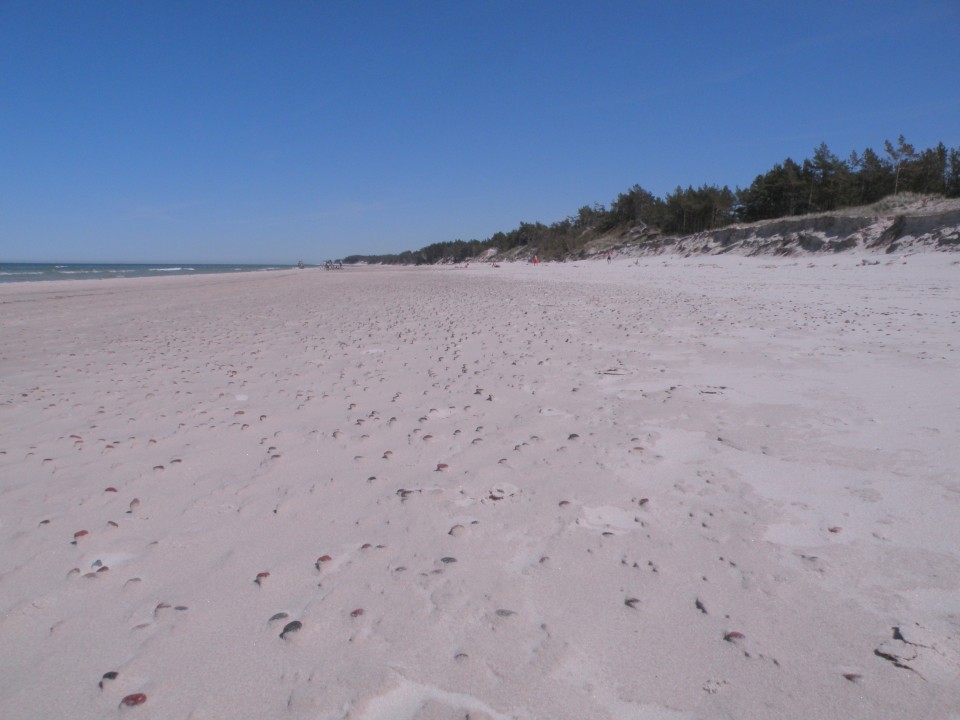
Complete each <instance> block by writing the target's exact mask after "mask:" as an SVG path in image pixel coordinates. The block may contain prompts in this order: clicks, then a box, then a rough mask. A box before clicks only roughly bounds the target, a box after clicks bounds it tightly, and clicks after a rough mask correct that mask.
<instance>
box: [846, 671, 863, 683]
mask: <svg viewBox="0 0 960 720" xmlns="http://www.w3.org/2000/svg"><path fill="white" fill-rule="evenodd" d="M862 677H863V675H861V674H860V673H853V672H851V673H844V674H843V678H844V679H845V680H849V681H850V682H857V681H858V680H860V678H862Z"/></svg>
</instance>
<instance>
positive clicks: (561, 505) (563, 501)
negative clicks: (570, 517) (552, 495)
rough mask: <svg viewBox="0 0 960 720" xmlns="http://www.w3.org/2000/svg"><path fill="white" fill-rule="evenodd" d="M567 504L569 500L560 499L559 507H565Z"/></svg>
mask: <svg viewBox="0 0 960 720" xmlns="http://www.w3.org/2000/svg"><path fill="white" fill-rule="evenodd" d="M569 504H570V501H569V500H561V501H560V507H566V506H567V505H569Z"/></svg>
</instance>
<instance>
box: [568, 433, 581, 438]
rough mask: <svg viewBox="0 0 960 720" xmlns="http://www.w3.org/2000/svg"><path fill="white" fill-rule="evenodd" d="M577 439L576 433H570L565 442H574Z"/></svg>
mask: <svg viewBox="0 0 960 720" xmlns="http://www.w3.org/2000/svg"><path fill="white" fill-rule="evenodd" d="M578 437H580V436H579V435H577V434H576V433H570V436H569V437H568V438H567V440H576V439H577V438H578Z"/></svg>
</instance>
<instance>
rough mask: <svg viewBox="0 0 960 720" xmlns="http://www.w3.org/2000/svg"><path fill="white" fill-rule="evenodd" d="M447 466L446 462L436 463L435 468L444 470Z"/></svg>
mask: <svg viewBox="0 0 960 720" xmlns="http://www.w3.org/2000/svg"><path fill="white" fill-rule="evenodd" d="M448 467H450V466H449V465H447V464H446V463H437V470H446V469H447V468H448Z"/></svg>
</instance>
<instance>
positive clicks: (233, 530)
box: [0, 253, 960, 720]
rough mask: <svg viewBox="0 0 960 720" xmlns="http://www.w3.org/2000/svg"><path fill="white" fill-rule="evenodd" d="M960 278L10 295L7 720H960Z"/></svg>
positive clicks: (0, 336) (900, 273)
mask: <svg viewBox="0 0 960 720" xmlns="http://www.w3.org/2000/svg"><path fill="white" fill-rule="evenodd" d="M958 259H960V258H958V256H956V255H953V256H951V255H944V254H933V253H931V254H927V255H917V256H911V257H909V258H907V259H906V261H905V262H901V261H899V260H891V259H890V258H889V257H887V256H883V257H882V258H881V260H882V264H880V265H877V266H861V265H860V264H859V263H860V258H859V257H853V256H836V257H830V258H817V259H813V260H800V261H798V260H770V259H749V258H738V257H728V256H724V257H710V258H704V259H703V260H702V261H698V260H694V259H687V260H683V259H679V258H655V259H646V260H641V261H639V262H638V263H636V264H635V263H634V262H633V261H626V260H624V261H617V262H614V263H613V264H612V265H608V264H607V263H605V262H598V263H579V264H572V265H554V264H545V265H541V266H540V267H538V268H533V267H530V266H526V265H524V266H520V265H515V266H509V265H504V266H503V267H501V268H500V269H493V268H491V267H488V266H475V265H472V266H471V267H470V268H469V269H454V268H449V267H448V268H426V269H417V270H413V269H407V270H403V269H392V270H388V269H365V270H357V269H347V270H344V271H342V272H323V271H315V270H307V271H301V272H297V271H283V272H277V273H266V274H255V275H233V276H206V277H191V278H162V279H139V280H113V281H97V282H94V281H89V282H58V283H42V284H18V285H5V286H0V430H2V432H0V549H2V552H0V613H2V615H0V717H2V718H5V719H6V720H18V719H20V718H23V719H28V718H29V719H31V720H35V719H45V718H51V719H53V718H56V719H61V718H71V720H82V719H85V718H91V719H93V718H110V717H129V718H158V719H161V718H162V719H164V720H170V719H172V718H190V719H192V720H202V719H203V720H208V719H211V718H225V719H226V718H230V719H234V720H235V719H237V718H260V719H263V718H309V719H311V720H327V719H333V718H350V719H351V720H440V719H447V718H450V719H452V718H460V719H463V718H466V717H469V718H471V720H478V719H484V720H491V719H498V720H499V719H501V718H516V719H519V718H530V719H540V718H577V719H591V718H617V719H621V718H623V719H627V718H629V719H636V718H639V719H657V720H687V719H691V718H704V719H707V718H711V719H712V718H737V719H744V718H803V719H805V720H809V719H811V718H901V717H903V718H905V717H911V718H925V719H939V718H958V717H960V521H958V519H960V472H958V470H957V468H958V467H960V354H958V350H960V325H958V321H960V290H958V288H960V264H958ZM441 464H442V465H441ZM444 466H445V467H444ZM438 467H439V468H441V469H438ZM108 488H112V489H114V490H115V492H114V491H111V490H108ZM78 531H87V534H86V535H81V536H80V537H77V538H76V540H74V538H75V533H77V532H78ZM321 556H329V558H330V559H329V560H324V561H318V558H320V557H321ZM454 560H455V561H454ZM103 567H109V570H102V568H103ZM318 567H319V569H318ZM98 569H101V570H102V571H101V572H97V570H98ZM258 573H269V576H264V577H262V578H260V582H259V584H258V583H256V582H255V579H256V578H257V576H258ZM628 601H629V602H628ZM361 610H362V613H361V612H360V611H361ZM277 613H286V616H285V617H283V618H281V619H274V620H271V618H272V617H273V616H274V615H275V614H277ZM292 621H299V622H300V623H302V626H301V627H300V629H299V630H298V631H295V632H294V631H291V632H288V633H287V634H286V635H284V637H283V638H281V637H280V635H281V632H282V631H283V629H284V626H285V625H286V624H287V623H290V622H292ZM894 628H898V629H897V630H894ZM731 632H735V633H740V634H742V637H740V636H736V635H729V633H731ZM725 636H727V639H725ZM108 672H115V673H117V676H116V677H115V679H103V680H102V685H103V688H102V689H101V688H100V687H98V683H101V678H102V676H103V675H104V673H108ZM135 693H143V694H145V695H146V702H144V703H143V704H141V705H138V706H135V707H127V706H123V705H121V700H122V698H124V697H126V696H128V695H131V694H135Z"/></svg>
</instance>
